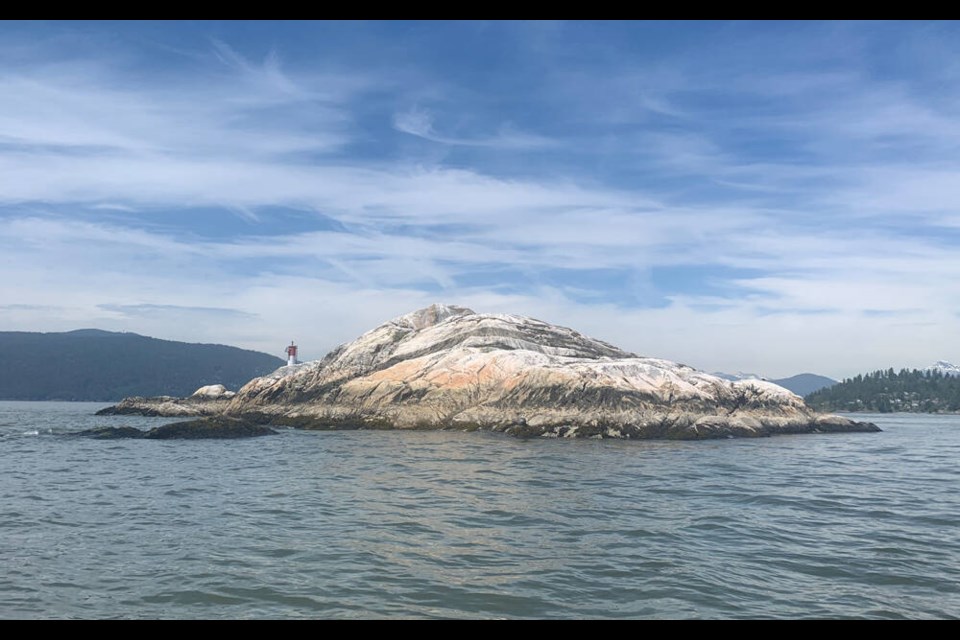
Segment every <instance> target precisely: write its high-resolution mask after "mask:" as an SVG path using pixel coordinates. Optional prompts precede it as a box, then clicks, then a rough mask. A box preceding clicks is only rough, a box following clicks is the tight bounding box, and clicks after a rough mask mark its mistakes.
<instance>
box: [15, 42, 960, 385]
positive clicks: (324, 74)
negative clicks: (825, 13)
mask: <svg viewBox="0 0 960 640" xmlns="http://www.w3.org/2000/svg"><path fill="white" fill-rule="evenodd" d="M920 26H923V25H920ZM16 28H18V27H16V26H6V27H0V35H2V34H3V30H10V29H16ZM19 28H35V29H42V28H44V27H43V25H35V26H31V25H27V26H26V27H22V26H21V27H19ZM77 28H82V27H77ZM130 28H135V27H130ZM275 28H276V29H278V30H287V31H289V32H290V33H291V34H292V35H289V34H287V33H286V32H285V35H284V36H280V35H277V36H276V37H269V38H262V39H255V40H249V39H244V38H243V37H240V35H239V34H233V33H232V32H231V29H232V27H230V26H229V25H228V26H227V27H226V28H224V29H219V30H214V29H209V30H208V31H209V32H211V33H212V32H213V31H217V34H218V35H217V36H216V37H212V36H211V35H210V33H207V32H203V33H202V34H200V35H199V36H198V37H197V38H196V39H194V40H192V41H189V42H177V43H176V44H175V46H174V44H171V48H175V49H176V50H177V51H187V52H188V53H189V54H190V55H181V54H180V53H177V54H172V53H171V54H169V55H171V56H174V57H175V58H176V62H169V61H168V62H166V63H162V62H160V61H158V60H156V59H154V58H153V57H152V56H154V55H157V54H155V53H154V52H153V51H154V50H153V49H150V52H147V51H146V50H141V49H138V48H137V47H136V46H135V45H132V44H125V45H119V46H120V47H121V48H123V47H126V48H127V51H126V53H127V55H123V56H117V55H115V54H116V49H117V46H118V45H116V44H113V45H111V46H110V47H107V45H103V46H102V47H99V48H98V46H97V44H96V38H95V37H93V36H91V38H89V40H93V41H94V44H93V45H92V46H87V47H86V48H83V49H82V54H80V55H78V54H75V53H73V49H70V50H69V51H68V50H67V49H66V48H62V46H61V45H60V44H58V43H57V41H55V40H52V41H46V40H42V39H40V40H37V42H36V43H33V44H31V45H30V46H25V45H23V44H22V41H21V43H20V44H18V45H16V47H15V48H16V51H15V52H12V53H10V55H8V56H6V57H4V56H3V55H2V52H4V51H12V49H11V47H14V45H13V44H10V43H8V42H5V41H4V40H3V38H2V37H0V95H2V96H4V97H3V99H2V100H0V301H2V305H0V329H33V330H37V329H48V330H53V329H58V330H62V329H72V328H76V327H77V326H100V327H103V328H106V329H115V330H127V331H136V332H138V333H147V334H152V335H157V336H160V337H168V338H175V339H185V340H190V341H203V342H228V343H229V342H233V343H236V344H239V345H242V346H247V347H252V348H260V349H265V350H275V349H274V342H277V341H278V340H279V344H283V343H285V342H286V341H287V340H289V337H290V336H294V335H295V336H298V340H301V341H305V342H307V343H309V344H311V345H312V346H311V348H312V349H314V350H315V352H314V353H312V354H308V357H319V356H322V355H323V351H324V350H325V349H328V348H331V347H333V346H335V344H336V343H337V342H340V341H344V340H347V339H350V338H352V337H354V336H355V335H356V334H357V333H359V332H360V331H362V330H365V329H366V328H369V326H371V325H373V324H375V323H377V322H381V321H383V320H385V319H387V318H389V317H391V316H393V315H396V314H399V313H403V312H406V311H409V310H410V309H411V308H414V307H417V306H422V305H426V304H430V303H431V302H435V301H438V300H441V301H450V302H458V303H461V304H467V305H468V306H474V307H475V308H478V309H485V310H486V309H488V310H494V311H512V312H520V313H528V314H530V315H534V316H537V317H541V318H544V319H547V320H552V321H557V322H562V323H565V324H569V325H573V326H576V327H578V328H581V329H583V330H584V331H586V332H588V333H591V334H593V335H596V336H597V337H600V338H604V339H607V340H611V341H613V342H616V343H618V344H622V345H623V346H624V347H626V348H628V349H631V350H634V351H637V352H641V353H647V354H651V355H659V356H663V357H668V358H675V359H678V360H682V361H685V362H688V363H689V364H694V365H696V366H701V367H704V368H708V369H711V370H716V369H734V370H735V369H740V370H758V371H760V372H762V373H764V374H767V375H787V374H791V373H796V372H797V371H799V370H812V371H818V372H821V373H825V374H828V375H835V376H841V375H847V374H852V373H855V372H856V371H857V370H861V369H866V368H870V367H881V366H901V365H902V366H920V365H922V364H924V363H925V361H926V360H933V359H937V358H940V357H944V358H948V359H949V358H951V357H953V358H958V357H960V354H952V353H950V352H945V351H944V350H945V349H946V348H947V347H946V346H945V345H949V344H951V340H952V338H951V336H952V335H955V333H956V331H957V329H960V326H958V322H960V321H958V318H957V315H956V309H957V308H958V307H957V304H958V303H960V289H958V288H957V285H956V284H955V283H956V282H960V267H958V266H957V261H956V260H955V259H954V256H955V254H956V249H957V247H958V245H960V233H958V232H957V231H956V229H957V228H958V227H960V209H958V207H957V205H956V202H958V196H960V193H958V186H957V185H958V183H957V181H956V180H955V176H956V174H957V172H958V170H960V166H958V165H960V160H957V158H956V157H955V154H954V153H953V152H952V150H953V148H954V147H955V146H956V143H957V142H960V124H958V123H960V111H958V109H957V107H956V105H957V104H960V102H957V100H956V98H960V91H958V90H957V89H955V88H954V87H956V86H957V85H956V83H955V82H953V83H951V82H948V81H947V80H950V79H956V78H957V77H960V76H957V73H958V72H957V69H956V68H951V67H950V65H941V64H940V63H939V62H938V60H942V59H943V56H944V53H945V52H953V53H960V51H958V50H957V49H958V47H957V45H956V40H955V39H954V38H952V36H953V35H955V34H954V31H955V29H954V28H947V27H943V28H944V29H946V33H939V31H938V30H934V32H933V33H932V34H931V33H930V32H929V30H928V29H927V30H924V29H921V30H923V31H924V34H923V36H924V37H923V38H919V37H917V38H912V37H911V34H912V31H911V30H912V29H915V28H919V27H911V26H910V25H905V26H899V27H897V28H898V29H901V30H904V31H905V32H909V33H905V34H904V38H903V42H904V43H906V42H908V41H909V42H911V43H912V44H910V45H909V46H907V45H906V44H904V53H903V57H897V56H896V55H894V56H893V57H890V56H879V55H878V54H877V53H876V52H877V51H878V50H882V49H883V47H878V45H880V44H883V43H884V42H885V40H884V38H885V37H887V36H884V35H883V34H882V33H880V34H878V33H875V30H876V27H874V26H871V25H847V24H843V25H817V24H811V25H799V26H796V27H794V28H792V29H791V28H787V27H784V26H782V25H770V26H769V29H770V30H774V31H777V33H764V30H763V29H754V28H751V27H750V25H736V24H733V25H729V24H725V23H719V24H716V25H674V24H672V23H671V24H666V25H662V26H660V27H658V28H659V29H667V30H670V29H679V30H684V29H691V30H693V31H695V32H696V33H692V32H691V33H692V35H691V34H686V37H689V39H690V42H695V43H696V45H693V44H689V45H688V46H687V47H686V48H677V45H675V44H672V43H674V42H679V41H682V40H683V38H679V39H672V38H668V39H667V40H664V41H663V42H661V44H660V45H658V47H659V48H658V51H659V53H658V54H657V55H653V54H652V53H651V50H649V49H647V48H645V47H644V46H639V45H638V44H637V43H638V42H644V41H646V40H645V39H644V38H653V39H654V40H656V38H660V39H661V40H662V39H663V38H664V36H663V34H660V33H659V32H657V30H656V29H653V27H651V26H649V25H645V24H624V25H577V24H563V23H560V24H556V25H550V26H549V28H546V27H544V28H541V29H539V30H538V32H537V34H536V37H535V38H533V37H531V39H530V42H527V41H526V40H525V39H524V38H523V37H522V36H523V34H524V33H525V27H522V26H520V25H513V26H504V25H498V24H497V23H493V24H492V25H488V26H485V27H484V29H483V33H482V34H481V35H482V37H481V35H477V38H476V40H471V41H470V42H471V45H472V46H476V47H490V48H489V49H488V50H487V49H484V50H483V51H482V52H477V53H476V54H474V55H471V56H470V58H469V60H464V59H459V58H458V59H451V60H447V59H446V58H445V57H444V56H442V55H438V54H437V51H436V50H433V49H430V47H439V49H438V50H440V49H442V50H444V51H448V53H450V55H451V56H452V55H454V54H453V53H451V52H456V51H459V48H458V47H456V46H453V45H454V44H459V43H454V42H446V41H444V40H443V39H442V37H441V38H440V40H439V41H431V44H430V45H429V46H428V45H423V47H424V50H423V51H420V52H419V53H418V50H417V49H416V47H413V48H409V47H407V46H406V43H405V42H404V41H403V35H402V34H394V33H392V32H391V28H392V27H391V25H381V24H374V25H367V24H357V25H343V26H342V28H343V29H346V30H347V31H349V32H350V33H349V34H347V35H349V36H350V37H349V38H347V37H346V35H342V34H341V36H342V37H341V39H340V40H338V39H337V34H336V33H334V32H330V33H326V34H325V35H326V36H327V37H324V38H310V37H306V36H305V35H304V33H303V32H302V31H297V30H298V29H314V28H315V29H325V28H328V27H327V25H312V26H311V25H299V24H298V25H280V26H277V27H275ZM447 28H448V29H456V28H460V27H457V26H456V25H452V26H448V27H447ZM531 28H533V27H531ZM365 29H372V30H374V31H375V33H373V34H372V35H371V34H370V33H368V32H365V31H364V30H365ZM378 30H385V31H387V33H381V32H380V31H378ZM571 30H572V31H571ZM598 30H599V31H598ZM636 30H640V31H642V32H643V33H638V32H635V31H636ZM201 31H203V29H201ZM334 31H336V30H334ZM508 32H509V33H508ZM268 33H274V32H273V31H270V30H268ZM277 33H279V31H278V32H277ZM287 35H289V37H287ZM679 35H681V36H683V35H685V34H679ZM354 36H355V37H354ZM441 36H442V34H441ZM640 36H643V37H640ZM343 38H346V39H343ZM391 38H393V39H392V40H391ZM571 38H572V39H573V40H575V41H576V42H577V43H578V45H577V47H571V46H570V44H569V43H570V42H571ZM354 40H355V41H356V43H360V44H355V43H354ZM934 40H935V41H936V43H935V44H936V46H934V45H933V44H931V43H934ZM331 42H332V43H334V44H329V43H331ZM772 43H780V44H779V45H778V46H777V47H773V48H771V47H772ZM508 45H509V46H508ZM444 46H448V47H450V48H449V49H443V47H444ZM4 47H7V48H6V49H5V48H4ZM324 47H331V48H324ZM381 47H382V49H381ZM931 47H932V48H931ZM811 50H812V52H811ZM387 51H389V52H390V55H387V54H386V53H384V52H387ZM932 52H936V56H938V57H935V56H934V55H933V53H932ZM479 53H486V54H487V55H479ZM494 53H496V54H497V55H499V56H501V57H500V58H497V57H496V56H494V55H493V54H494ZM511 55H512V56H514V57H513V58H510V59H508V60H504V59H503V56H511ZM448 57H449V56H448ZM12 60H15V64H14V63H13V62H10V61H12ZM385 60H386V62H384V61H385ZM484 60H486V61H489V62H478V61H484ZM497 61H499V62H497ZM485 64H490V65H495V64H496V65H499V66H497V67H496V68H494V67H490V68H487V67H485V66H484V65H485ZM165 65H166V66H165ZM174 67H175V69H174ZM951 74H952V75H951ZM410 105H416V106H410ZM277 336H280V338H277ZM281 338H282V339H281Z"/></svg>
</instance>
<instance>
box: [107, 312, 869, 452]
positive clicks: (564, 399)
mask: <svg viewBox="0 0 960 640" xmlns="http://www.w3.org/2000/svg"><path fill="white" fill-rule="evenodd" d="M138 400H139V402H133V399H131V404H132V405H133V406H137V407H138V408H139V410H140V411H141V412H142V413H143V414H144V415H183V414H181V413H167V412H168V411H181V410H183V409H184V408H190V409H191V410H193V409H194V405H192V404H190V399H188V400H185V401H179V402H177V401H174V402H170V401H168V400H163V401H161V402H152V401H151V402H143V399H138ZM126 402H128V401H126V400H125V401H124V402H123V403H120V405H117V412H119V410H120V408H121V407H122V406H123V405H124V403H126ZM215 402H217V403H218V404H219V403H223V402H224V401H223V400H220V399H218V400H216V401H215ZM201 406H204V407H206V406H208V405H201ZM147 410H150V411H155V413H145V411H147ZM220 411H222V412H223V413H224V414H226V415H231V416H239V417H243V418H246V419H248V420H251V421H255V422H259V423H273V424H283V425H290V426H296V427H302V428H309V429H351V428H354V429H355V428H367V429H460V430H473V429H489V430H493V431H502V432H506V433H511V434H514V435H517V436H521V437H530V436H547V437H616V438H674V439H700V438H722V437H734V436H743V437H756V436H767V435H773V434H778V433H811V432H837V431H879V429H878V428H877V427H876V426H875V425H873V424H870V423H865V422H854V421H851V420H848V419H846V418H842V417H838V416H824V415H821V414H818V413H816V412H814V411H812V410H811V409H809V408H808V407H807V406H806V405H805V404H804V403H803V400H802V399H801V398H800V397H799V396H797V395H795V394H793V393H791V392H790V391H788V390H786V389H784V388H782V387H779V386H777V385H775V384H773V383H770V382H765V381H761V380H741V381H734V382H731V381H727V380H723V379H720V378H718V377H716V376H712V375H709V374H707V373H703V372H701V371H697V370H696V369H693V368H692V367H688V366H685V365H681V364H677V363H674V362H670V361H667V360H661V359H658V358H646V357H640V356H637V355H635V354H633V353H628V352H626V351H623V350H621V349H618V348H617V347H615V346H613V345H610V344H607V343H605V342H602V341H599V340H595V339H592V338H588V337H586V336H583V335H581V334H580V333H577V332H576V331H574V330H572V329H568V328H565V327H559V326H555V325H551V324H547V323H545V322H541V321H539V320H534V319H532V318H527V317H523V316H516V315H506V314H479V313H475V312H473V311H471V310H470V309H465V308H463V307H456V306H446V305H433V306H431V307H428V308H426V309H421V310H419V311H415V312H413V313H410V314H407V315H404V316H401V317H399V318H396V319H394V320H391V321H390V322H387V323H385V324H383V325H381V326H379V327H377V328H375V329H373V330H372V331H369V332H367V333H365V334H363V335H362V336H360V337H359V338H358V339H356V340H355V341H353V342H351V343H349V344H346V345H343V346H341V347H339V348H337V349H335V350H334V351H332V352H331V353H330V354H328V355H327V356H326V357H325V358H324V359H323V360H320V361H315V362H309V363H305V364H298V365H293V366H287V367H281V368H280V369H278V370H277V371H275V372H274V373H272V374H270V375H268V376H263V377H260V378H255V379H253V380H251V381H250V382H248V383H247V384H246V385H244V387H243V388H242V389H240V391H238V392H237V394H236V395H235V396H234V397H233V398H231V399H230V400H228V401H226V402H225V406H224V407H223V408H222V409H220V408H219V407H218V409H217V412H220Z"/></svg>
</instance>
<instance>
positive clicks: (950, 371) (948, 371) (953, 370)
mask: <svg viewBox="0 0 960 640" xmlns="http://www.w3.org/2000/svg"><path fill="white" fill-rule="evenodd" d="M924 371H931V372H933V371H939V372H940V373H942V374H943V375H945V376H960V367H958V366H957V365H955V364H952V363H950V362H947V361H946V360H937V361H936V362H934V363H933V365H931V366H929V367H927V368H926V369H924Z"/></svg>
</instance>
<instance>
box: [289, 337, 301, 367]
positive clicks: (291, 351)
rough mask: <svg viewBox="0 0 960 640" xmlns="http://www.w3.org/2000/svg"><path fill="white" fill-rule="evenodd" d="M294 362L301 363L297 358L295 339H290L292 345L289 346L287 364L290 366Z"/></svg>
mask: <svg viewBox="0 0 960 640" xmlns="http://www.w3.org/2000/svg"><path fill="white" fill-rule="evenodd" d="M292 364H299V362H298V360H297V345H295V344H293V340H291V341H290V346H289V347H287V366H288V367H289V366H290V365H292Z"/></svg>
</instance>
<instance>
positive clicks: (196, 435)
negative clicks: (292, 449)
mask: <svg viewBox="0 0 960 640" xmlns="http://www.w3.org/2000/svg"><path fill="white" fill-rule="evenodd" d="M276 433H277V432H276V431H274V430H273V429H270V428H269V427H265V426H263V425H261V424H256V423H253V422H249V421H247V420H238V419H236V418H229V417H226V416H217V417H213V418H200V419H198V420H188V421H185V422H174V423H172V424H165V425H163V426H161V427H154V428H153V429H149V430H147V431H142V430H140V429H136V428H134V427H97V428H95V429H87V430H85V431H78V432H76V433H72V434H70V435H75V436H83V437H87V438H95V439H97V440H119V439H128V438H141V439H147V440H201V439H203V440H212V439H216V440H224V439H231V440H232V439H235V438H253V437H257V436H267V435H275V434H276Z"/></svg>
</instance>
